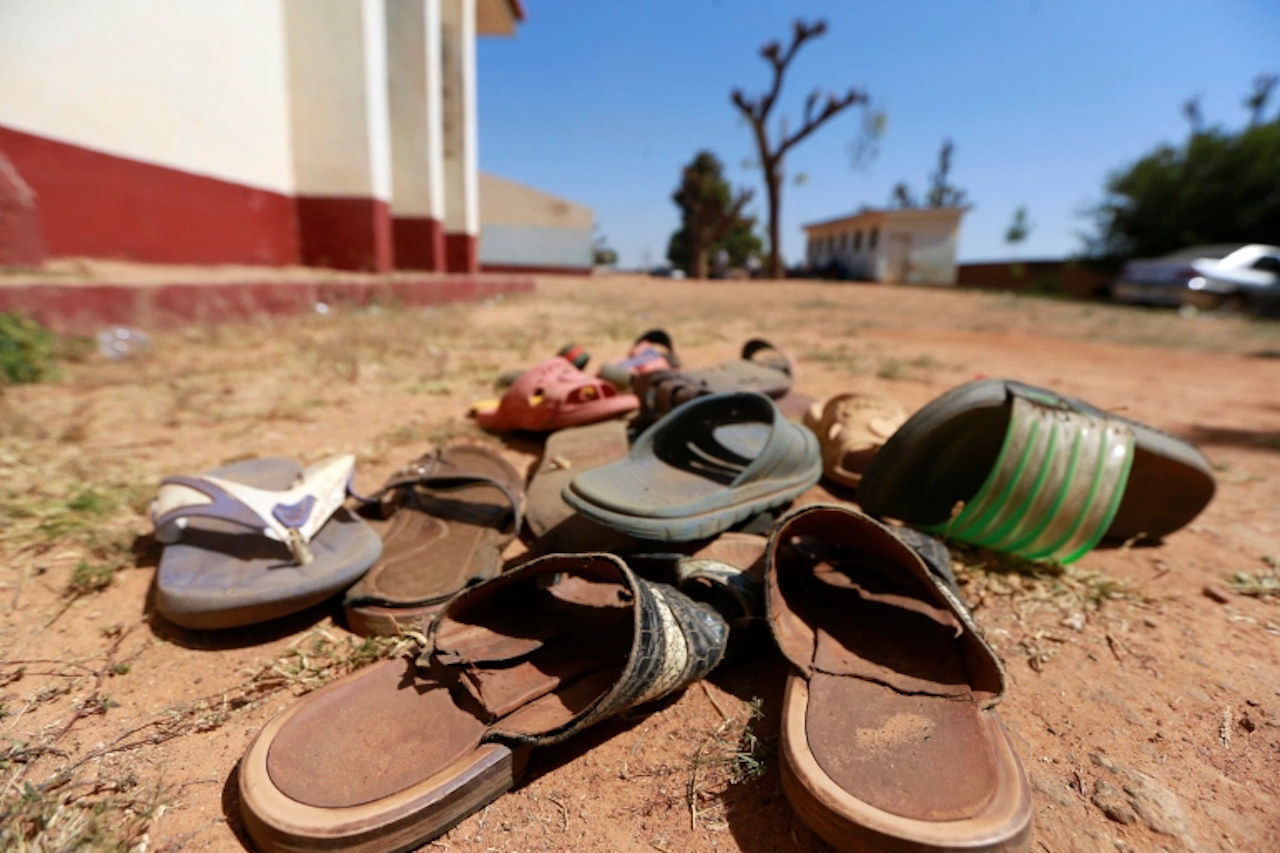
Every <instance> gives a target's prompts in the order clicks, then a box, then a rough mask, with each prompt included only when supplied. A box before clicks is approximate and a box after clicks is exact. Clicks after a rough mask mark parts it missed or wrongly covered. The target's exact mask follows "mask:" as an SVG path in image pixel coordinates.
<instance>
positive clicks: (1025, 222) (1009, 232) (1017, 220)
mask: <svg viewBox="0 0 1280 853" xmlns="http://www.w3.org/2000/svg"><path fill="white" fill-rule="evenodd" d="M1034 228H1035V226H1034V225H1032V224H1031V220H1030V219H1028V218H1027V208H1026V207H1025V206H1019V207H1018V209H1017V210H1015V211H1014V212H1013V221H1012V222H1010V223H1009V227H1008V228H1006V229H1005V232H1004V241H1005V242H1006V243H1008V244H1009V248H1011V249H1013V250H1014V251H1017V248H1018V246H1019V245H1020V244H1021V243H1022V241H1024V240H1026V239H1027V238H1028V237H1029V236H1031V231H1032V229H1034Z"/></svg>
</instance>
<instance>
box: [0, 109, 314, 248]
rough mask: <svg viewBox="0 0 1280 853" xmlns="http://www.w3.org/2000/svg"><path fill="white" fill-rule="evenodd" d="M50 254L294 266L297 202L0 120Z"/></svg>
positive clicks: (0, 138) (0, 146)
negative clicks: (33, 200) (32, 196)
mask: <svg viewBox="0 0 1280 853" xmlns="http://www.w3.org/2000/svg"><path fill="white" fill-rule="evenodd" d="M0 151H3V152H5V154H7V155H8V157H9V159H10V160H12V161H13V165H14V167H15V168H17V170H18V174H20V175H22V177H23V180H25V181H26V182H27V183H28V184H30V186H31V188H32V189H33V190H35V194H36V208H37V210H38V211H39V214H40V225H41V230H42V231H43V233H44V243H45V248H46V250H47V251H48V253H49V255H50V256H52V257H90V258H123V259H125V260H134V261H146V262H149V263H165V264H273V265H274V264H296V263H297V262H298V234H297V228H296V226H295V223H294V206H293V199H292V198H290V197H288V196H285V195H281V194H279V193H273V192H268V191H266V190H260V189H256V188H253V187H246V186H242V185H240V184H233V183H228V182H227V181H220V180H217V179H216V178H208V177H205V176H203V175H193V174H191V173H190V172H183V171H180V170H178V169H168V168H165V167H163V166H154V165H152V164H150V163H143V162H141V161H138V160H130V159H128V158H126V157H116V156H114V155H111V154H104V153H102V152H100V151H92V150H90V149H88V148H81V147H80V146H78V145H68V144H66V143H63V142H55V141H54V140H52V139H46V138H44V137H41V136H34V135H32V134H29V133H22V132H20V131H17V130H12V129H10V128H7V127H0Z"/></svg>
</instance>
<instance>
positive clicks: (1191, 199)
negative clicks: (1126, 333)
mask: <svg viewBox="0 0 1280 853" xmlns="http://www.w3.org/2000/svg"><path fill="white" fill-rule="evenodd" d="M1105 187H1106V195H1105V197H1104V198H1103V200H1102V201H1101V202H1100V203H1099V204H1098V205H1096V206H1095V207H1094V208H1093V210H1092V211H1090V215H1091V216H1092V219H1093V222H1094V227H1095V233H1094V234H1093V235H1091V236H1089V237H1087V238H1086V244H1087V249H1088V253H1089V254H1090V255H1092V256H1093V257H1094V258H1095V259H1107V258H1112V259H1118V258H1126V257H1149V256H1155V255H1162V254H1165V253H1167V252H1173V251H1176V250H1178V249H1183V248H1186V247H1188V246H1194V245H1199V244H1211V243H1249V242H1259V241H1274V239H1275V235H1277V234H1280V123H1277V122H1271V123H1268V124H1257V125H1254V126H1252V127H1247V128H1245V129H1244V130H1240V131H1236V132H1231V131H1227V130H1223V129H1221V128H1210V129H1202V130H1201V131H1200V132H1195V133H1192V135H1191V136H1189V137H1188V138H1187V140H1186V142H1184V143H1183V144H1182V145H1177V146H1174V145H1161V146H1159V147H1158V148H1156V149H1155V150H1153V151H1151V152H1150V153H1148V154H1146V155H1145V156H1143V157H1141V158H1140V159H1139V160H1138V161H1137V162H1135V163H1132V164H1130V165H1129V166H1126V167H1124V168H1121V169H1119V170H1117V171H1115V172H1113V173H1112V174H1111V175H1109V176H1108V177H1107V180H1106V185H1105Z"/></svg>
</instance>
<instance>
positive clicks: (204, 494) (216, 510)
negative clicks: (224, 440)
mask: <svg viewBox="0 0 1280 853" xmlns="http://www.w3.org/2000/svg"><path fill="white" fill-rule="evenodd" d="M355 464H356V458H355V456H353V455H351V454H342V455H339V456H331V457H329V458H328V459H325V460H323V461H321V462H318V463H316V464H314V465H311V466H309V467H308V468H307V469H306V470H304V471H303V472H302V474H301V475H300V476H299V478H298V481H297V483H295V484H294V485H293V486H292V487H290V488H288V489H285V490H283V491H275V490H269V489H259V488H255V487H253V486H246V485H245V484H243V483H237V482H235V481H233V480H227V479H224V478H222V477H216V476H212V475H209V474H206V475H203V476H187V475H177V476H173V477H166V478H165V479H164V480H162V481H161V482H160V488H159V490H158V491H157V493H156V497H155V500H153V501H152V503H151V521H152V524H153V525H154V526H155V531H156V540H157V541H158V542H161V543H162V544H166V545H171V544H173V543H175V542H177V541H178V540H179V539H181V537H182V531H183V529H184V528H185V527H186V526H187V522H188V521H189V520H190V519H192V518H209V519H215V520H217V521H224V522H228V523H231V524H236V525H239V526H241V527H245V528H248V529H250V530H255V531H257V532H259V533H261V534H262V535H263V536H266V537H267V538H268V539H274V540H276V541H278V542H282V543H284V544H285V545H286V546H287V547H288V548H289V551H290V552H291V553H292V554H293V557H294V559H295V560H296V561H297V563H298V565H306V564H308V563H310V562H311V561H312V560H313V559H314V555H313V554H312V553H311V549H310V547H309V545H310V542H311V540H312V538H313V537H314V536H315V535H316V534H317V533H318V532H319V531H320V529H321V528H322V527H324V525H325V524H326V523H327V522H328V520H329V519H330V518H331V517H332V516H333V514H334V513H335V512H337V511H338V508H339V507H341V506H342V504H343V502H344V501H345V500H346V498H347V495H348V494H351V481H352V478H353V477H354V476H355Z"/></svg>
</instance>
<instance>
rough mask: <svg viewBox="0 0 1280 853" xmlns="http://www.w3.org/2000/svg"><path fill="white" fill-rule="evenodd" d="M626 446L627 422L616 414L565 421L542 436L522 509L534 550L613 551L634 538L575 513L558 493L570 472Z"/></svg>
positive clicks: (602, 461) (622, 454) (613, 457)
mask: <svg viewBox="0 0 1280 853" xmlns="http://www.w3.org/2000/svg"><path fill="white" fill-rule="evenodd" d="M629 449H630V445H629V444H628V443H627V425H626V423H625V422H624V421H620V420H613V421H602V422H601V423H598V424H590V425H589V426H580V427H569V428H568V429H562V430H558V431H556V432H553V433H551V435H549V436H547V443H546V445H545V447H544V449H543V452H542V461H541V462H539V463H538V467H537V469H536V470H535V471H534V473H533V478H532V479H531V480H530V482H529V488H528V491H527V504H528V506H527V509H526V514H525V522H526V524H527V526H528V528H529V530H531V531H532V532H533V534H534V535H535V536H536V537H537V542H536V543H535V548H536V549H537V550H538V551H539V552H541V553H553V552H557V551H560V552H567V553H581V552H585V551H604V552H608V553H617V551H618V549H620V548H626V547H628V546H630V545H633V544H635V540H634V539H632V538H631V537H630V536H627V535H625V534H623V533H620V532H618V531H617V530H612V529H610V528H608V527H602V526H601V525H599V524H597V523H596V522H594V521H592V520H591V519H589V518H585V517H583V516H582V515H579V514H578V513H577V512H576V511H575V510H574V508H573V507H571V506H569V505H568V504H567V503H565V501H564V497H563V492H564V487H565V486H567V485H569V482H570V481H571V480H572V479H573V478H574V477H576V476H577V475H579V474H581V473H582V472H583V471H589V470H591V469H593V468H599V467H600V466H602V465H607V464H609V463H610V462H616V461H618V460H619V459H624V458H626V455H627V451H628V450H629Z"/></svg>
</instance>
